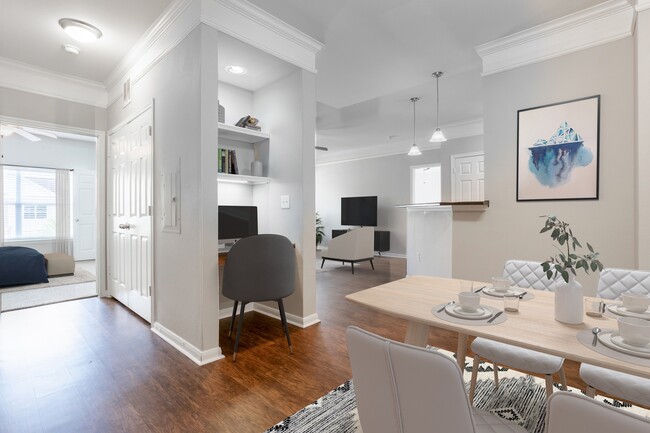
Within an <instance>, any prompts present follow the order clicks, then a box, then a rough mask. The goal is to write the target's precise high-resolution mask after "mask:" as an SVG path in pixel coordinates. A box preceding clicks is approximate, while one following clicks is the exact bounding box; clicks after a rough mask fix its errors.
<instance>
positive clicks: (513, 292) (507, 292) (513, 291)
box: [483, 287, 524, 298]
mask: <svg viewBox="0 0 650 433" xmlns="http://www.w3.org/2000/svg"><path fill="white" fill-rule="evenodd" d="M483 293H485V294H486V295H488V296H493V297H495V298H503V297H504V296H516V295H521V294H522V293H524V292H523V290H516V289H508V290H505V291H502V292H501V291H497V290H496V289H494V288H493V287H486V288H485V289H483Z"/></svg>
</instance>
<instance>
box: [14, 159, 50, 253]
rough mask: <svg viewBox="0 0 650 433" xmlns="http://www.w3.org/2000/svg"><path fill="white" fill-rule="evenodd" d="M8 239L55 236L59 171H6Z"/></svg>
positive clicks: (29, 169)
mask: <svg viewBox="0 0 650 433" xmlns="http://www.w3.org/2000/svg"><path fill="white" fill-rule="evenodd" d="M3 176H4V177H3V181H4V194H3V206H4V234H5V239H6V240H21V239H48V238H50V239H53V238H55V237H56V172H55V171H54V170H49V169H37V168H26V167H8V166H5V167H4V169H3Z"/></svg>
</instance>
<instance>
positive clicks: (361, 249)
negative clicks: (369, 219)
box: [327, 227, 375, 260]
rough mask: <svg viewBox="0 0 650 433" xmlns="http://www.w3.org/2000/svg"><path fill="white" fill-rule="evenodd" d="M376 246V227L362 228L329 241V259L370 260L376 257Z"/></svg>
mask: <svg viewBox="0 0 650 433" xmlns="http://www.w3.org/2000/svg"><path fill="white" fill-rule="evenodd" d="M374 245H375V229H374V227H360V228H358V229H354V230H350V231H349V232H346V233H344V234H342V235H340V236H337V237H335V238H334V239H332V240H331V241H329V244H328V246H327V247H328V251H327V257H332V258H340V259H346V260H358V259H368V258H371V257H372V256H373V255H374Z"/></svg>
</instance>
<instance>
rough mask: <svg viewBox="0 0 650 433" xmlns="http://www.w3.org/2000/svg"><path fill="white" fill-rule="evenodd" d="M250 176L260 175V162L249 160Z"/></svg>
mask: <svg viewBox="0 0 650 433" xmlns="http://www.w3.org/2000/svg"><path fill="white" fill-rule="evenodd" d="M251 176H262V162H261V161H257V160H255V161H253V162H251Z"/></svg>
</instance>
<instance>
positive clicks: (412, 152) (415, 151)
mask: <svg viewBox="0 0 650 433" xmlns="http://www.w3.org/2000/svg"><path fill="white" fill-rule="evenodd" d="M419 100H420V98H418V97H414V98H411V102H412V103H413V145H411V148H410V149H409V153H408V156H418V155H422V152H420V148H419V147H418V145H417V144H415V103H416V102H418V101H419Z"/></svg>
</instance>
